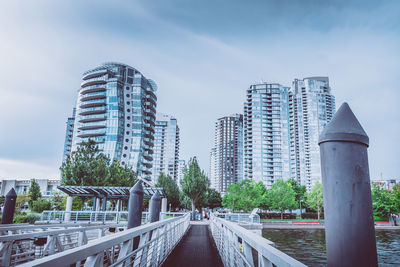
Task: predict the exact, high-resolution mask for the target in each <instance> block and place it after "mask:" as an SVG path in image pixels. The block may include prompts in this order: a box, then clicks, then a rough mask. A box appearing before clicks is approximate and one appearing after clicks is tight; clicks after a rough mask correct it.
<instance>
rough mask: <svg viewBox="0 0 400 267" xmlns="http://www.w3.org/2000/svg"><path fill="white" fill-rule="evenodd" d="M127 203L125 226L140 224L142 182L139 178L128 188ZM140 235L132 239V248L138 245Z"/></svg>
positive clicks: (130, 226) (142, 193)
mask: <svg viewBox="0 0 400 267" xmlns="http://www.w3.org/2000/svg"><path fill="white" fill-rule="evenodd" d="M129 192H130V194H129V203H128V226H127V228H128V229H130V228H133V227H137V226H139V225H141V224H142V209H143V196H144V190H143V186H142V182H141V181H140V180H139V181H138V182H137V183H136V184H135V185H134V186H133V187H132V188H131V189H130V190H129ZM139 240H140V237H135V239H134V241H133V250H135V249H136V248H137V247H138V246H139Z"/></svg>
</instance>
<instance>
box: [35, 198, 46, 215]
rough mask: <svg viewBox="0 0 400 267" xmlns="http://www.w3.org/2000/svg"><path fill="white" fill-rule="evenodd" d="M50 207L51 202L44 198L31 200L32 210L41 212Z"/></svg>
mask: <svg viewBox="0 0 400 267" xmlns="http://www.w3.org/2000/svg"><path fill="white" fill-rule="evenodd" d="M50 209H51V202H49V201H47V200H45V199H42V198H40V199H38V200H35V201H33V203H32V211H34V212H37V213H41V212H42V211H44V210H50Z"/></svg>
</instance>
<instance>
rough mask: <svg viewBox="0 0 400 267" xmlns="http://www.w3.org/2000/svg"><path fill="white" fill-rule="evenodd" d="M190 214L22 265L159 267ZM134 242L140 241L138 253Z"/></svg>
mask: <svg viewBox="0 0 400 267" xmlns="http://www.w3.org/2000/svg"><path fill="white" fill-rule="evenodd" d="M189 215H190V214H189V213H187V214H186V215H184V216H179V217H175V218H170V219H166V220H162V221H158V222H154V223H149V224H144V225H141V226H138V227H135V228H132V229H128V230H126V231H123V232H120V233H116V234H113V235H109V236H106V237H103V238H101V239H97V240H94V241H93V242H91V243H90V244H86V245H83V246H80V247H77V248H73V249H69V250H67V251H63V252H60V253H57V254H56V255H50V256H47V257H44V258H41V259H38V260H35V261H31V262H29V263H26V264H22V265H21V267H28V266H29V267H30V266H67V265H71V264H76V263H78V264H80V262H81V261H82V260H85V266H87V267H91V266H99V265H103V264H104V263H105V265H106V266H109V265H111V264H114V263H115V264H117V265H119V264H122V265H124V264H132V263H133V265H134V266H136V265H139V264H140V266H147V265H148V264H150V265H151V266H159V265H160V264H161V263H162V262H163V261H164V260H165V259H166V257H167V256H168V255H169V253H170V252H171V251H172V249H173V248H174V247H175V245H176V244H177V243H178V242H179V240H180V239H181V238H182V237H183V235H184V234H185V232H186V230H187V229H188V227H189V221H190V216H189ZM134 239H135V240H140V241H139V244H138V248H137V249H135V250H133V247H134V244H136V243H135V241H134ZM122 265H121V266H122ZM124 266H125V265H124Z"/></svg>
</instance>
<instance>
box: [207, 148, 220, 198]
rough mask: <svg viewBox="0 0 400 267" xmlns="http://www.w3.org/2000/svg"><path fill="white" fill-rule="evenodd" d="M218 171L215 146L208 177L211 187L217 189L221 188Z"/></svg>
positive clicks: (211, 155) (211, 154)
mask: <svg viewBox="0 0 400 267" xmlns="http://www.w3.org/2000/svg"><path fill="white" fill-rule="evenodd" d="M217 171H218V170H217V149H216V148H215V147H213V148H211V151H210V173H209V174H208V179H209V180H210V188H213V189H215V190H217V189H219V183H218V176H217Z"/></svg>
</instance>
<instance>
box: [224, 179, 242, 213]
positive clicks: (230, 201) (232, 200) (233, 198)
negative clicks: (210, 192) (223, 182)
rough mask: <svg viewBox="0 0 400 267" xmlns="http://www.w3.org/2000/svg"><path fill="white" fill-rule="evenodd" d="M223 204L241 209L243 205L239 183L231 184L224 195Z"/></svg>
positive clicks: (234, 208)
mask: <svg viewBox="0 0 400 267" xmlns="http://www.w3.org/2000/svg"><path fill="white" fill-rule="evenodd" d="M222 206H224V207H225V208H229V209H231V210H233V211H234V210H239V209H240V208H241V206H242V204H241V203H240V186H239V184H231V185H230V186H229V187H228V190H227V192H226V194H225V195H224V197H223V198H222Z"/></svg>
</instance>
